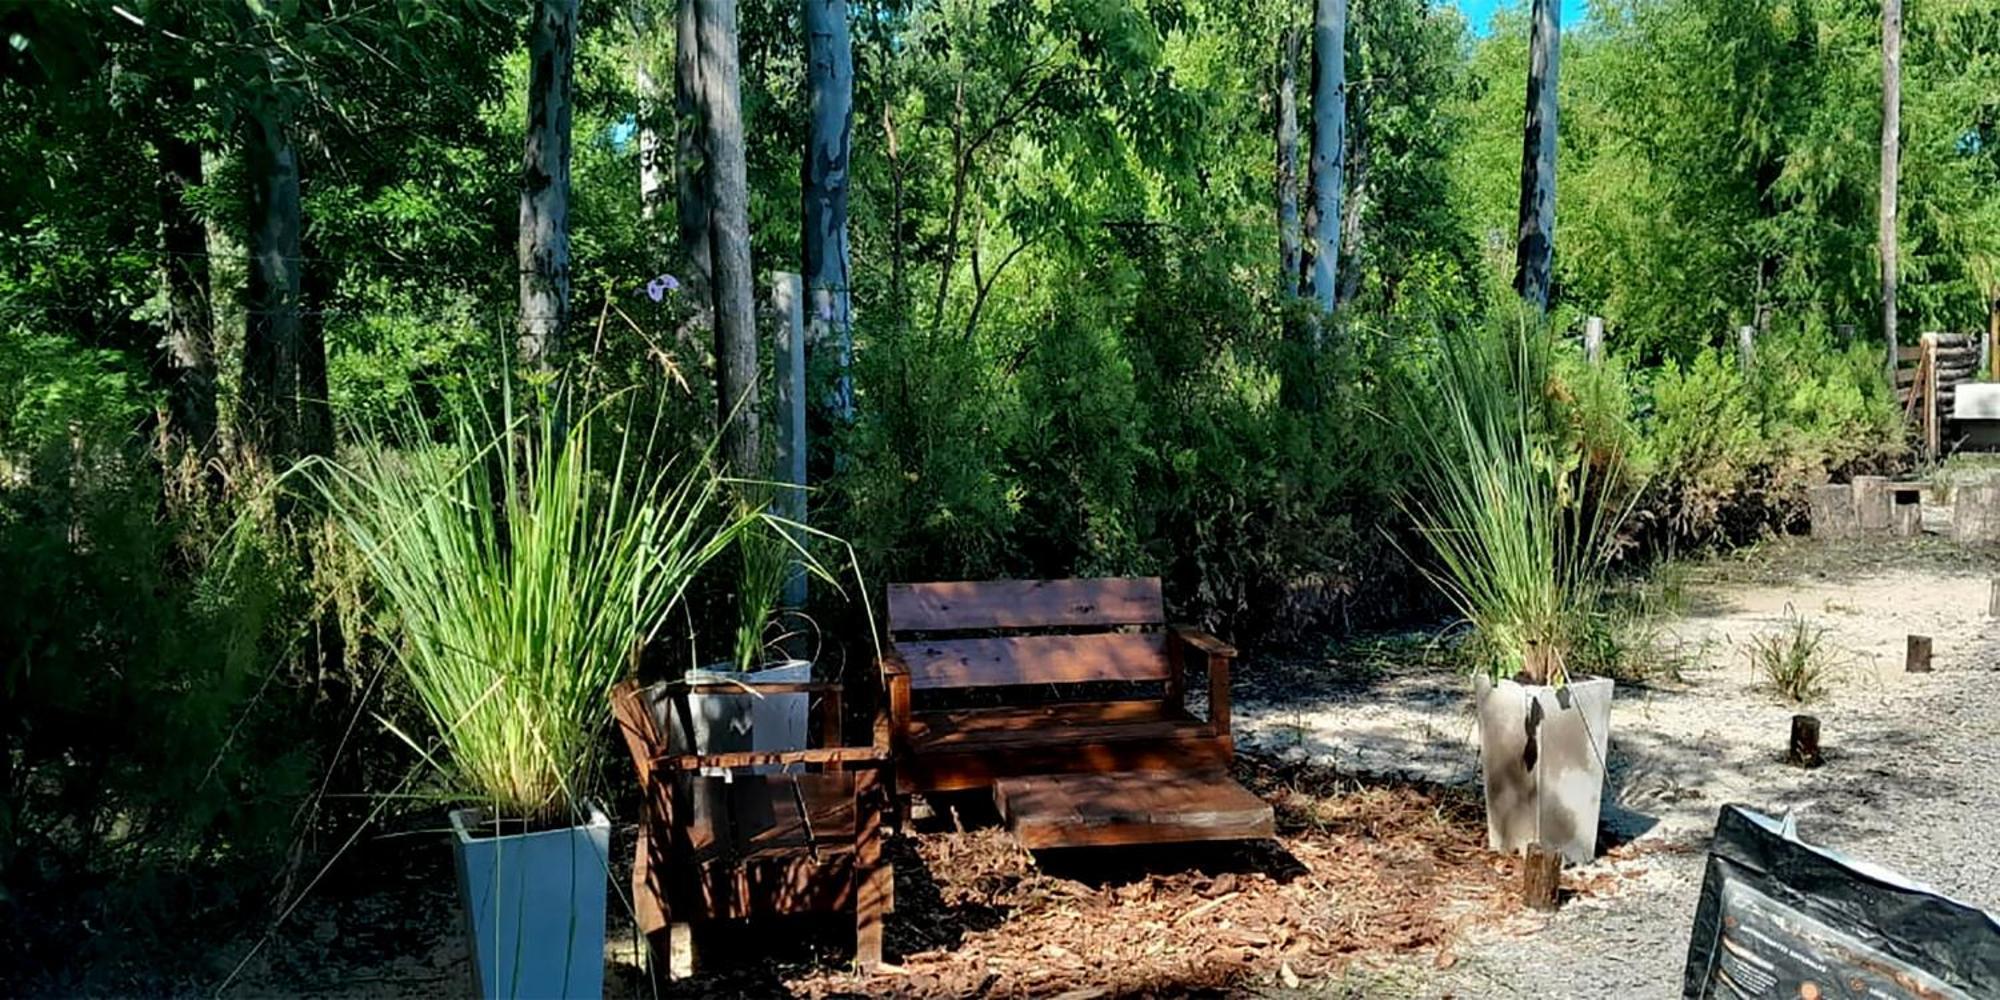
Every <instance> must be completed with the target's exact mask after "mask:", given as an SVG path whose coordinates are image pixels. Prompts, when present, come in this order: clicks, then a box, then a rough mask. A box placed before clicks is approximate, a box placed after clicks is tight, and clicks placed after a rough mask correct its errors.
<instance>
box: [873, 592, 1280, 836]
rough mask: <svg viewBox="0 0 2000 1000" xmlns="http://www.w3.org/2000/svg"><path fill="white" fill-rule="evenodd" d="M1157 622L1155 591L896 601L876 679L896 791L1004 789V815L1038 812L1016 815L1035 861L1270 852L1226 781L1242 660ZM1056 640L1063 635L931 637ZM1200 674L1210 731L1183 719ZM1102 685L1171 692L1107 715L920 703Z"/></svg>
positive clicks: (1094, 710)
mask: <svg viewBox="0 0 2000 1000" xmlns="http://www.w3.org/2000/svg"><path fill="white" fill-rule="evenodd" d="M1162 611H1163V605H1162V603H1161V598H1160V585H1159V581H1158V580H1154V579H1146V580H1045V581H999V582H995V583H952V584H914V585H907V586H892V587H891V588H890V593H889V619H890V627H891V629H892V630H893V631H892V639H894V640H896V641H892V642H891V644H890V648H889V649H888V650H887V651H886V652H885V653H884V654H883V656H882V658H881V664H880V666H881V672H882V683H883V692H884V700H885V701H886V703H887V704H886V713H885V718H884V723H883V724H884V725H885V726H886V728H887V729H888V730H889V738H888V742H889V744H890V746H891V747H892V748H893V750H894V753H895V758H896V765H895V783H896V791H897V792H898V793H899V794H900V795H905V796H907V795H910V794H915V793H931V792H944V791H961V790H972V789H979V788H994V789H995V790H996V791H995V794H996V801H999V802H1002V804H1003V809H1004V808H1006V806H1005V802H1006V801H1007V800H1008V796H1009V795H1013V796H1014V797H1015V798H1017V799H1018V798H1019V797H1020V796H1027V798H1026V799H1022V800H1020V801H1017V802H1016V803H1015V805H1014V807H1013V808H1014V814H1015V815H1017V816H1022V817H1027V819H1026V820H1025V821H1024V822H1023V823H1021V824H1017V825H1016V836H1017V837H1019V838H1020V840H1021V842H1022V843H1024V844H1027V845H1028V846H1029V847H1031V848H1035V847H1042V846H1086V845H1089V844H1117V843H1153V842H1172V841H1188V840H1210V839H1237V838H1243V837H1266V836H1270V810H1269V808H1268V807H1266V806H1264V805H1263V804H1262V803H1261V802H1258V801H1257V800H1256V797H1255V796H1252V795H1251V794H1250V793H1249V792H1248V791H1247V790H1245V789H1243V788H1242V787H1241V786H1239V785H1237V784H1236V783H1235V782H1234V781H1232V780H1230V779H1229V778H1228V776H1227V769H1228V767H1229V763H1230V757H1231V753H1232V745H1231V742H1230V738H1229V661H1230V660H1231V659H1232V658H1234V657H1235V655H1236V650H1235V649H1234V648H1233V647H1231V646H1230V645H1229V644H1228V643H1225V642H1223V641H1222V640H1220V639H1217V638H1215V637H1214V636H1212V635H1209V634H1208V633H1206V632H1202V631H1200V630H1199V629H1194V628H1189V627H1186V626H1173V627H1166V626H1165V619H1164V615H1163V613H1162ZM1134 627H1137V628H1138V629H1139V631H1132V629H1133V628H1134ZM1056 629H1062V630H1067V631H1066V633H1065V634H1057V635H1049V634H1026V635H1023V634H1012V635H1000V636H991V637H987V636H982V637H977V638H942V637H940V638H935V639H933V638H929V637H928V634H934V633H938V632H978V631H982V630H984V631H997V632H1008V631H1014V632H1030V631H1035V630H1041V631H1043V632H1047V631H1050V630H1056ZM1091 629H1094V630H1095V631H1081V632H1079V631H1078V630H1091ZM912 633H923V634H918V635H912ZM1190 660H1194V661H1196V662H1199V663H1201V665H1202V667H1203V670H1204V673H1205V674H1206V676H1207V679H1208V686H1209V687H1208V702H1209V713H1208V718H1207V719H1202V718H1197V717H1196V716H1194V715H1193V714H1191V713H1189V712H1188V711H1187V709H1186V708H1185V707H1184V696H1185V691H1186V685H1187V679H1186V667H1187V666H1188V665H1189V661H1190ZM1107 681H1119V682H1132V681H1136V682H1162V683H1161V684H1160V694H1158V695H1156V696H1154V695H1147V696H1140V697H1128V698H1124V699H1120V700H1112V701H1103V700H1094V701H1082V700H1076V696H1075V694H1073V693H1071V694H1070V699H1071V700H1067V701H1056V702H1054V703H1052V704H1040V703H1037V704H1021V703H1019V699H1016V700H1015V702H1014V703H1001V704H995V703H994V696H993V695H992V694H991V693H988V694H984V695H981V696H980V697H979V700H978V706H977V707H971V708H963V707H961V708H950V709H942V708H925V707H921V706H918V707H913V706H912V699H913V698H914V697H915V696H916V695H917V694H919V693H921V694H924V695H925V696H927V697H936V696H937V695H938V694H939V693H942V692H947V691H966V690H969V689H975V688H985V689H992V688H1003V687H1004V688H1033V689H1035V691H1036V697H1037V699H1038V700H1039V699H1041V698H1045V697H1047V696H1048V695H1051V694H1054V695H1062V694H1065V693H1069V692H1074V691H1075V690H1076V689H1075V685H1078V684H1093V683H1102V682H1107ZM1097 697H1099V698H1101V697H1102V695H1101V694H1100V695H1097ZM1079 781H1080V782H1084V784H1076V782H1079ZM1023 782H1025V784H1023ZM1002 783H1008V784H1007V788H1008V789H1009V790H1010V791H1009V792H1006V793H1003V792H1001V791H999V786H1000V785H1001V784H1002ZM1135 783H1136V784H1135ZM1022 802H1026V803H1027V805H1025V806H1024V805H1022ZM1218 804H1220V805H1218ZM1224 806H1227V807H1228V808H1224ZM1232 810H1233V811H1232ZM900 814H901V807H899V815H900ZM1047 816H1066V817H1070V818H1068V819H1062V820H1059V821H1058V820H1050V821H1047V822H1044V821H1043V819H1040V818H1038V817H1047ZM1051 823H1053V824H1054V825H1053V826H1052V825H1051Z"/></svg>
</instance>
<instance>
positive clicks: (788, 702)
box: [653, 660, 812, 773]
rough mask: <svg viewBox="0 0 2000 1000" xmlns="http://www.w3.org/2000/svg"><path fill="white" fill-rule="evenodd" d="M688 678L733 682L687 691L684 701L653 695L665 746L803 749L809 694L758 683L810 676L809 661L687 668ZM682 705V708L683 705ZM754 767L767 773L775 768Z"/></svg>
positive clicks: (801, 679) (710, 749)
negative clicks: (765, 688)
mask: <svg viewBox="0 0 2000 1000" xmlns="http://www.w3.org/2000/svg"><path fill="white" fill-rule="evenodd" d="M688 680H690V681H726V682H728V683H729V684H730V685H732V687H731V688H723V689H720V690H718V689H714V688H709V689H706V690H702V691H697V692H695V693H692V694H689V695H688V696H687V700H686V701H685V702H682V701H681V700H680V699H679V698H678V697H674V698H660V697H656V698H655V700H654V703H653V704H654V709H653V710H654V714H655V716H656V717H657V718H658V719H659V721H660V723H661V724H662V725H663V726H664V727H665V728H666V730H667V744H668V748H669V749H671V750H672V751H673V752H674V753H704V754H710V753H730V752H733V751H737V750H758V751H783V750H804V749H805V748H806V723H807V709H808V707H809V703H810V701H811V698H812V696H811V695H809V694H805V693H792V694H758V693H757V685H759V684H803V683H806V682H808V681H811V680H812V663H811V662H810V661H807V660H786V661H785V662H783V663H778V664H773V665H771V666H768V667H765V668H764V669H762V670H757V671H751V672H748V673H745V672H741V671H735V670H718V669H715V668H705V669H700V670H690V671H688ZM733 685H741V687H740V688H735V687H733ZM664 690H665V689H664V688H662V691H664ZM682 705H685V706H686V708H685V709H683V708H682V707H681V706H682ZM669 706H671V709H672V710H671V712H670V711H669V710H668V709H669ZM690 737H692V741H691V742H690ZM757 770H758V771H759V772H765V773H768V772H775V771H776V770H778V769H777V768H775V767H773V768H758V769H757Z"/></svg>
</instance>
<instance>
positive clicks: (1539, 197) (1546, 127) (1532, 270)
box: [1514, 0, 1562, 312]
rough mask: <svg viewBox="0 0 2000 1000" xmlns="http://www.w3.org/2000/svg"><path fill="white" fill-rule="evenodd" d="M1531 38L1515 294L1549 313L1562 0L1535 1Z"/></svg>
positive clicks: (1554, 208)
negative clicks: (1557, 77) (1557, 81)
mask: <svg viewBox="0 0 2000 1000" xmlns="http://www.w3.org/2000/svg"><path fill="white" fill-rule="evenodd" d="M1530 17H1531V19H1532V24H1531V26H1530V28H1529V35H1528V108H1527V123H1526V125H1525V126H1524V127H1523V128H1522V130H1521V210H1520V213H1519V220H1520V226H1519V235H1518V239H1517V240H1516V242H1515V249H1514V253H1515V258H1514V261H1515V263H1514V289H1515V290H1516V291H1518V292H1520V293H1521V297H1522V298H1523V299H1526V300H1527V301H1528V302H1529V303H1530V304H1532V305H1533V306H1534V307H1535V308H1536V309H1539V310H1541V311H1543V312H1546V311H1548V308H1549V286H1550V285H1551V284H1552V283H1553V281H1554V277H1553V275H1554V266H1555V240H1556V74H1557V69H1558V67H1559V65H1560V62H1561V59H1562V23H1561V17H1562V7H1561V4H1560V2H1559V0H1534V7H1533V11H1532V13H1531V14H1530Z"/></svg>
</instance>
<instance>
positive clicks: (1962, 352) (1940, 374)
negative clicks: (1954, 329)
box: [1924, 333, 1979, 418]
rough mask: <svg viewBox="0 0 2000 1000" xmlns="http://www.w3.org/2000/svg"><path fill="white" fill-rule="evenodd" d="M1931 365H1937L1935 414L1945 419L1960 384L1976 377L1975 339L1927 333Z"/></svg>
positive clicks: (1976, 343)
mask: <svg viewBox="0 0 2000 1000" xmlns="http://www.w3.org/2000/svg"><path fill="white" fill-rule="evenodd" d="M1924 338H1925V339H1926V340H1929V341H1931V343H1932V345H1933V346H1932V348H1931V352H1932V353H1931V357H1932V363H1934V364H1935V365H1937V383H1936V385H1937V413H1938V416H1939V417H1941V418H1949V417H1950V416H1951V413H1952V402H1953V397H1955V396H1956V395H1957V393H1958V384H1959V383H1960V382H1970V381H1972V380H1973V379H1975V378H1978V377H1979V338H1977V337H1975V336H1973V335H1972V334H1969V333H1927V334H1925V335H1924Z"/></svg>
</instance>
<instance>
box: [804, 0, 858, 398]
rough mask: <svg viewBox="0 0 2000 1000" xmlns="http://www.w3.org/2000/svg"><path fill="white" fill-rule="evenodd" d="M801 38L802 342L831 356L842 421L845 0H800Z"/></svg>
mask: <svg viewBox="0 0 2000 1000" xmlns="http://www.w3.org/2000/svg"><path fill="white" fill-rule="evenodd" d="M800 6H801V10H800V18H801V23H803V24H804V25H805V33H806V106H807V108H808V109H809V112H810V114H811V118H812V135H811V138H810V140H809V141H808V143H807V145H806V155H805V160H804V162H803V164H802V165H801V169H800V176H799V188H800V191H801V193H802V197H803V200H804V202H805V204H804V211H803V218H802V220H801V225H800V238H799V249H800V257H801V263H802V265H803V273H804V275H805V280H806V285H807V288H808V302H809V304H810V306H811V309H812V311H811V316H810V320H809V322H810V323H811V324H812V332H811V334H810V336H809V337H808V341H807V342H808V343H809V344H811V345H813V346H814V347H816V348H826V349H829V350H831V352H832V354H833V365H834V372H835V375H834V384H833V389H832V391H831V392H830V393H829V394H828V399H827V404H828V405H827V409H828V410H829V411H830V414H829V415H830V416H832V417H833V418H834V419H836V420H839V421H842V422H845V421H848V420H851V419H852V418H853V414H854V389H853V384H852V382H851V381H850V380H849V376H848V364H849V360H850V358H851V357H852V356H853V344H854V342H853V336H854V327H853V312H852V310H853V307H852V302H853V300H852V298H851V296H850V293H849V283H850V281H851V278H850V275H849V270H848V267H849V259H848V240H847V196H848V185H849V178H850V176H851V172H850V155H851V152H852V141H853V134H854V46H853V43H852V42H851V41H850V39H849V34H848V25H847V0H801V5H800Z"/></svg>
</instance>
